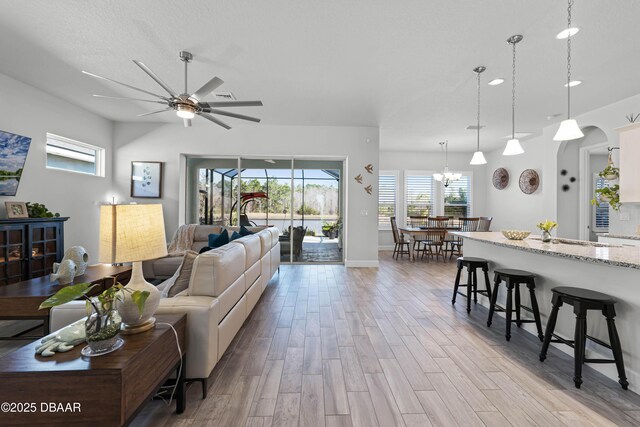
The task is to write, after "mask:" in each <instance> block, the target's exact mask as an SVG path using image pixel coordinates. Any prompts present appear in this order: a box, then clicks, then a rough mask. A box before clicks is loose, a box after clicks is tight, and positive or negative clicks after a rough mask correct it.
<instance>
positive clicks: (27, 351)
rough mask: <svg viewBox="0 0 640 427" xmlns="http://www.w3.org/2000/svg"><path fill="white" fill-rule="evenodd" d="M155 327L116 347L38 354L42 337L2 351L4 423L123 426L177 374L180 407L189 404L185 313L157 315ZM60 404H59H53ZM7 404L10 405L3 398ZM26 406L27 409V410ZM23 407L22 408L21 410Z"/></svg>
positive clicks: (0, 380)
mask: <svg viewBox="0 0 640 427" xmlns="http://www.w3.org/2000/svg"><path fill="white" fill-rule="evenodd" d="M156 319H157V323H156V326H155V328H154V329H152V330H150V331H147V332H143V333H140V334H136V335H123V336H122V338H123V339H124V341H125V343H124V346H123V347H122V348H120V349H119V350H116V351H114V352H113V353H109V354H105V355H102V356H98V357H83V356H82V355H81V354H80V351H81V350H82V348H83V347H84V346H85V344H80V345H78V346H76V347H75V348H73V349H72V350H71V351H69V352H67V353H58V354H56V355H54V356H52V357H42V356H37V355H36V354H35V348H36V347H37V345H38V344H39V343H40V340H38V341H36V342H33V343H31V344H28V345H26V346H24V347H22V348H19V349H18V350H16V351H14V352H12V353H9V354H6V355H4V356H3V357H0V384H2V386H1V387H0V402H7V403H8V404H9V405H13V404H15V406H13V408H14V409H15V412H12V411H11V410H10V409H12V406H8V407H7V408H8V409H9V410H8V411H5V410H4V409H5V407H4V406H3V412H2V414H1V415H0V419H1V420H2V421H0V424H2V425H16V424H22V425H48V426H49V425H98V426H121V425H125V424H128V423H129V422H131V421H132V420H133V418H134V417H135V416H136V415H137V413H138V412H139V411H140V410H141V409H142V407H143V405H144V403H145V402H147V401H149V399H151V397H153V395H154V394H155V393H156V391H157V390H158V389H159V388H160V386H162V385H163V384H164V382H165V381H166V380H167V379H168V378H169V376H171V374H172V373H173V372H174V371H175V370H178V368H179V367H180V360H181V359H180V354H179V353H178V348H177V346H176V337H175V335H174V333H173V330H172V329H171V328H170V327H169V326H167V325H166V324H162V323H168V324H170V325H172V326H173V327H174V328H175V330H176V332H177V334H178V341H179V343H180V349H181V350H182V356H183V357H182V361H183V363H182V369H180V376H179V377H178V381H177V389H176V393H175V395H174V396H175V398H176V412H177V413H182V412H183V411H184V409H185V404H186V403H185V402H186V400H185V399H186V394H185V386H184V379H185V370H186V366H185V365H184V360H185V357H184V355H185V334H186V332H185V331H186V325H187V316H186V315H185V314H171V315H157V316H156ZM52 404H53V405H54V406H53V407H52V406H51V405H52ZM3 405H6V404H5V403H3ZM25 408H26V411H25ZM18 409H19V410H20V411H18Z"/></svg>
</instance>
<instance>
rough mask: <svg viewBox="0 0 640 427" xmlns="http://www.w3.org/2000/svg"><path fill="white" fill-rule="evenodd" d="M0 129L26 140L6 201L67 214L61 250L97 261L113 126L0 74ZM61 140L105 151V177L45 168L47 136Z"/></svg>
mask: <svg viewBox="0 0 640 427" xmlns="http://www.w3.org/2000/svg"><path fill="white" fill-rule="evenodd" d="M0 99H2V102H0V129H2V130H4V131H6V132H11V133H15V134H19V135H24V136H28V137H30V138H31V139H32V140H31V147H30V148H29V154H28V156H27V161H26V163H25V166H24V170H23V173H22V179H21V180H20V185H19V186H18V192H17V194H16V196H15V197H0V211H1V213H0V215H2V216H3V217H6V213H5V206H4V202H5V201H24V202H37V203H44V204H45V205H46V206H47V208H49V210H50V211H52V212H59V213H60V215H61V216H69V217H70V218H69V220H68V221H67V222H66V223H65V246H66V247H70V246H74V245H82V246H84V247H85V249H87V251H88V252H89V262H90V263H97V262H98V226H99V208H98V205H99V204H100V203H103V202H106V201H108V199H109V194H110V193H111V184H112V182H111V176H112V174H111V155H112V144H111V140H112V130H113V128H112V122H111V121H109V120H107V119H104V118H102V117H99V116H97V115H95V114H93V113H90V112H87V111H85V110H84V109H82V108H80V107H77V106H75V105H72V104H70V103H67V102H65V101H62V100H60V99H58V98H55V97H53V96H51V95H48V94H46V93H45V92H42V91H40V90H37V89H35V88H33V87H31V86H28V85H26V84H24V83H21V82H19V81H17V80H15V79H12V78H10V77H7V76H5V75H4V74H0ZM47 132H50V133H54V134H56V135H61V136H65V137H68V138H71V139H75V140H78V141H82V142H86V143H88V144H92V145H97V146H99V147H103V148H105V149H106V150H107V151H106V176H105V177H104V178H100V177H95V176H89V175H84V174H78V173H72V172H66V171H56V170H51V169H46V168H45V165H46V133H47Z"/></svg>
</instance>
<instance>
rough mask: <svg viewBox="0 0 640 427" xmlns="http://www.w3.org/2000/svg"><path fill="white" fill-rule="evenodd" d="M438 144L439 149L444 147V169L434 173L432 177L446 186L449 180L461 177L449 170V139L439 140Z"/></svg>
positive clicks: (459, 174)
mask: <svg viewBox="0 0 640 427" xmlns="http://www.w3.org/2000/svg"><path fill="white" fill-rule="evenodd" d="M438 144H440V150H442V149H444V159H445V160H444V170H443V171H442V173H434V174H433V179H435V180H436V181H438V182H442V183H443V184H444V186H445V187H448V186H449V184H450V183H451V182H453V181H457V180H459V179H460V178H462V174H461V173H453V172H449V141H443V142H439V143H438Z"/></svg>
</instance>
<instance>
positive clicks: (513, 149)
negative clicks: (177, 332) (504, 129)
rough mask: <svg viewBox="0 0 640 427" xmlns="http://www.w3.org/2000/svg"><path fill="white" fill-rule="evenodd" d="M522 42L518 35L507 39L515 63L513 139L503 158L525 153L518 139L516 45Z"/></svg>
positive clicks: (512, 82)
mask: <svg viewBox="0 0 640 427" xmlns="http://www.w3.org/2000/svg"><path fill="white" fill-rule="evenodd" d="M521 41H522V36H521V35H520V34H516V35H514V36H511V37H509V38H508V39H507V43H509V44H510V45H511V46H512V47H513V63H512V67H511V73H512V74H511V139H510V140H508V141H507V146H506V147H505V148H504V151H503V152H502V155H503V156H515V155H516V154H522V153H524V150H523V149H522V146H521V145H520V141H518V140H517V139H516V44H518V43H519V42H521Z"/></svg>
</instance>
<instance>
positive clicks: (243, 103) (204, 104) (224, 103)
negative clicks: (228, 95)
mask: <svg viewBox="0 0 640 427" xmlns="http://www.w3.org/2000/svg"><path fill="white" fill-rule="evenodd" d="M200 105H201V106H202V107H203V108H215V107H221V108H224V107H262V101H221V102H216V101H214V102H201V103H200Z"/></svg>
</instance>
